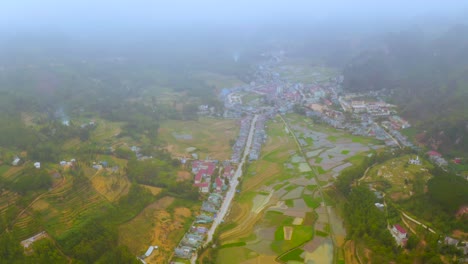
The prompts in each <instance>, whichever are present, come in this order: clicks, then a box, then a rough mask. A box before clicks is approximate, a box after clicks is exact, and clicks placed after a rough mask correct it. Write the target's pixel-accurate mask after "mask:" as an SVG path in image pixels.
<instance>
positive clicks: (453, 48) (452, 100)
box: [343, 24, 468, 155]
mask: <svg viewBox="0 0 468 264" xmlns="http://www.w3.org/2000/svg"><path fill="white" fill-rule="evenodd" d="M343 73H344V77H345V83H344V87H345V89H346V90H348V91H351V92H366V91H372V90H381V89H388V90H391V93H392V95H391V97H392V99H393V100H394V102H395V103H396V104H398V105H399V106H400V107H401V112H402V114H403V115H404V116H405V117H407V118H409V119H410V120H411V121H412V122H413V123H414V124H416V126H417V127H418V128H419V129H421V131H426V133H425V135H424V137H423V138H422V139H421V140H422V141H423V142H425V143H426V144H428V145H429V146H430V147H432V148H434V149H439V150H441V151H443V152H446V153H450V152H451V153H452V154H454V155H457V153H458V154H461V155H466V151H467V149H468V148H467V146H468V137H467V136H466V135H467V133H468V108H467V107H466V105H465V102H466V101H467V100H468V26H466V25H461V24H460V25H455V26H452V27H451V28H449V29H448V30H445V31H443V32H442V33H439V34H438V35H434V34H425V33H424V32H422V31H420V30H406V31H404V30H402V31H399V32H395V33H387V34H384V35H383V36H382V38H381V39H380V41H379V43H378V45H376V46H374V47H373V48H369V49H366V50H364V51H362V52H361V53H360V54H359V55H357V56H355V57H354V58H352V59H351V60H350V61H349V63H348V64H347V65H346V66H345V68H344V71H343Z"/></svg>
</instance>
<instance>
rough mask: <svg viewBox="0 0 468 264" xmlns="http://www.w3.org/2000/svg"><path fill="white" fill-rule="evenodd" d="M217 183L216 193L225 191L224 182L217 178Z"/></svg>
mask: <svg viewBox="0 0 468 264" xmlns="http://www.w3.org/2000/svg"><path fill="white" fill-rule="evenodd" d="M215 183H216V192H221V191H222V190H223V181H222V180H221V178H220V177H216V180H215Z"/></svg>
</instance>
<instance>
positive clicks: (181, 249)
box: [174, 160, 234, 259]
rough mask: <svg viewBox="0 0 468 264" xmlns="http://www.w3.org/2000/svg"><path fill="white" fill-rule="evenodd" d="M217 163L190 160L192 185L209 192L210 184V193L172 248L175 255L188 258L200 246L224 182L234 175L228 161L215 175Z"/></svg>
mask: <svg viewBox="0 0 468 264" xmlns="http://www.w3.org/2000/svg"><path fill="white" fill-rule="evenodd" d="M217 163H218V162H217V161H201V160H195V161H193V162H192V173H193V174H195V178H194V186H197V187H198V188H199V190H200V192H201V193H209V192H210V186H211V193H210V194H209V195H208V197H207V198H206V200H205V201H203V203H202V206H201V208H200V214H199V215H198V216H197V217H196V219H195V221H194V222H193V224H192V227H191V228H190V230H188V231H187V233H186V234H185V235H184V237H183V238H182V240H181V241H180V242H179V245H178V246H177V247H176V248H175V249H174V255H175V256H176V257H179V258H183V259H189V258H191V257H192V255H193V253H195V252H196V251H197V250H198V249H199V248H200V246H201V245H202V244H203V241H204V239H205V237H206V233H207V232H208V230H209V228H210V225H211V223H212V222H213V219H214V218H215V217H216V214H217V213H218V210H219V209H220V207H221V205H222V203H223V201H224V197H223V192H224V191H225V190H226V189H227V185H226V184H225V182H226V181H228V180H230V179H231V178H232V176H234V167H233V166H232V165H231V164H230V163H229V162H224V163H223V173H222V174H221V175H217V176H215V172H216V169H217ZM213 177H214V178H215V180H214V183H213V184H211V178H213Z"/></svg>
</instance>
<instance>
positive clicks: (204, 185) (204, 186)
mask: <svg viewBox="0 0 468 264" xmlns="http://www.w3.org/2000/svg"><path fill="white" fill-rule="evenodd" d="M193 186H195V187H198V188H199V191H200V192H202V193H208V192H210V183H209V182H201V183H197V184H194V185H193Z"/></svg>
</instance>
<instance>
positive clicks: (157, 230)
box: [119, 197, 192, 263]
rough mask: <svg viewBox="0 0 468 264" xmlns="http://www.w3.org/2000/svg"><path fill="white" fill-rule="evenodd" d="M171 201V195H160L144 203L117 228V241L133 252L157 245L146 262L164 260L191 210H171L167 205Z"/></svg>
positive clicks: (181, 231)
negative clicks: (131, 216)
mask: <svg viewBox="0 0 468 264" xmlns="http://www.w3.org/2000/svg"><path fill="white" fill-rule="evenodd" d="M173 202H174V198H172V197H163V198H162V199H160V200H158V201H156V202H154V203H153V204H150V205H149V206H147V207H146V208H145V209H144V210H143V211H142V212H141V213H140V214H138V215H137V216H136V217H135V218H133V219H132V220H130V221H129V222H127V223H125V224H123V225H121V226H120V228H119V244H123V245H126V246H128V247H129V248H130V250H131V251H132V252H133V253H134V254H142V253H143V252H144V251H146V249H147V248H148V246H150V245H153V246H158V247H159V248H158V250H155V251H154V253H153V254H152V255H151V257H149V258H147V259H145V261H146V262H147V263H164V261H166V260H167V259H169V257H170V256H171V255H172V253H173V249H174V247H175V246H176V245H177V243H178V241H179V240H178V239H177V236H178V235H179V234H180V235H182V234H183V233H184V232H185V230H184V223H185V222H186V221H188V220H189V219H190V216H191V215H192V212H191V211H190V209H188V208H185V207H177V208H175V209H174V212H173V213H172V214H171V213H169V212H167V211H166V208H167V207H168V206H169V205H171V204H172V203H173Z"/></svg>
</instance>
